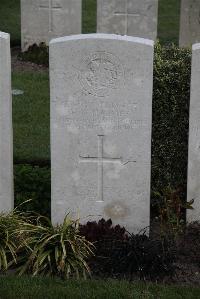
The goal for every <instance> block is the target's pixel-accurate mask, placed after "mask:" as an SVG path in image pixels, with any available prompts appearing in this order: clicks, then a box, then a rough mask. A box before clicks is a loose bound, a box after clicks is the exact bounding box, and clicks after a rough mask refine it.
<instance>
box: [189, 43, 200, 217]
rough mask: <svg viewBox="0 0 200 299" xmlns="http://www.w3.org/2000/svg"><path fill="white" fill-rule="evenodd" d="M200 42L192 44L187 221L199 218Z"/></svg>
mask: <svg viewBox="0 0 200 299" xmlns="http://www.w3.org/2000/svg"><path fill="white" fill-rule="evenodd" d="M199 94H200V44H195V45H194V46H193V55H192V79H191V99H190V129H189V156H188V194H187V199H188V201H190V200H192V199H194V205H193V207H194V210H191V211H188V217H187V220H188V221H189V222H191V221H195V220H200V100H199Z"/></svg>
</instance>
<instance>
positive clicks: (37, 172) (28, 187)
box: [14, 165, 51, 217]
mask: <svg viewBox="0 0 200 299" xmlns="http://www.w3.org/2000/svg"><path fill="white" fill-rule="evenodd" d="M14 179H15V181H14V185H15V206H17V207H19V209H20V210H21V211H24V212H26V211H34V212H36V213H38V214H41V215H43V216H48V217H50V206H51V173H50V168H49V167H39V166H31V165H15V167H14ZM29 199H31V201H29V202H27V203H26V204H24V205H22V203H23V202H26V201H27V200H29Z"/></svg>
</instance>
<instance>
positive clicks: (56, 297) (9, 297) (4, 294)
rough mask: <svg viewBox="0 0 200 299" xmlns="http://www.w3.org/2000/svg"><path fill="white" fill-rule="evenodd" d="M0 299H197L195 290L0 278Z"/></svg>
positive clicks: (124, 283) (113, 283) (25, 278)
mask: <svg viewBox="0 0 200 299" xmlns="http://www.w3.org/2000/svg"><path fill="white" fill-rule="evenodd" d="M0 298H1V299H44V298H45V299H65V298H66V299H72V298H73V299H158V298H159V299H197V298H200V289H199V288H186V287H174V286H171V287H167V286H159V285H156V284H147V285H144V284H133V283H128V282H126V281H113V280H107V281H102V280H99V281H95V280H88V281H82V280H80V281H65V282H64V281H61V280H58V279H57V280H55V279H50V278H28V277H23V278H16V277H1V278H0Z"/></svg>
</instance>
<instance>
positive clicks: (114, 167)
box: [50, 34, 153, 232]
mask: <svg viewBox="0 0 200 299" xmlns="http://www.w3.org/2000/svg"><path fill="white" fill-rule="evenodd" d="M50 75H51V84H50V85H51V163H52V164H51V165H52V220H53V222H54V223H57V222H61V221H62V219H63V217H64V216H65V214H66V213H68V212H72V214H73V215H75V216H77V217H78V215H79V214H80V217H81V221H82V222H86V221H88V220H94V219H99V218H102V217H104V218H105V219H108V218H112V220H113V222H114V223H115V224H117V223H119V224H121V225H124V226H125V227H126V228H127V229H128V230H129V231H131V232H133V231H135V232H136V231H138V230H140V229H142V228H144V227H146V226H148V225H149V214H150V168H151V114H152V77H153V41H150V40H146V39H140V38H132V37H122V36H119V35H108V34H91V35H77V36H72V37H65V38H59V39H55V40H53V41H52V42H51V43H50Z"/></svg>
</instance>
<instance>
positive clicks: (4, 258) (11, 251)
mask: <svg viewBox="0 0 200 299" xmlns="http://www.w3.org/2000/svg"><path fill="white" fill-rule="evenodd" d="M19 226H20V216H19V215H18V214H17V213H16V214H15V212H13V213H7V214H6V213H1V214H0V270H1V271H6V270H8V269H9V267H10V266H11V265H13V264H17V253H16V252H17V249H18V246H19V242H20V241H19V239H18V238H17V235H16V230H17V229H19Z"/></svg>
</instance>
